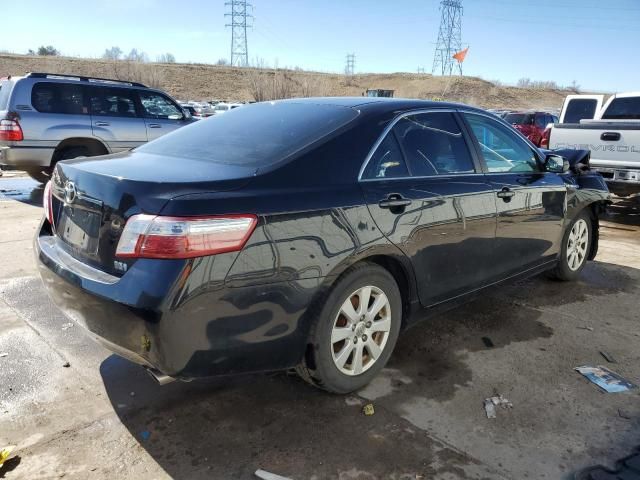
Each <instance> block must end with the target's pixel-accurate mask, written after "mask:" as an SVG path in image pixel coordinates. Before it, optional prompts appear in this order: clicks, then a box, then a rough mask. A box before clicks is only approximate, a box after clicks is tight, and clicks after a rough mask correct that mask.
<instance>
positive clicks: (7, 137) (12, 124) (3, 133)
mask: <svg viewBox="0 0 640 480" xmlns="http://www.w3.org/2000/svg"><path fill="white" fill-rule="evenodd" d="M23 138H24V136H23V135H22V127H20V124H19V123H18V121H17V120H6V119H5V120H0V140H4V141H5V142H20V141H22V139H23Z"/></svg>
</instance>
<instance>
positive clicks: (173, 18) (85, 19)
mask: <svg viewBox="0 0 640 480" xmlns="http://www.w3.org/2000/svg"><path fill="white" fill-rule="evenodd" d="M250 1H251V3H253V7H254V8H253V15H254V19H253V28H252V29H250V30H249V32H248V42H249V60H250V62H251V63H255V62H257V61H262V62H264V63H266V64H268V65H271V66H273V65H276V64H277V65H278V66H280V67H301V68H304V69H312V70H317V71H324V72H343V71H344V66H345V57H346V55H347V53H355V55H356V65H355V71H356V73H365V72H379V73H389V72H416V71H417V69H418V68H419V67H422V68H424V69H425V71H426V72H431V68H432V65H433V53H434V49H435V42H436V39H437V35H438V25H439V22H440V11H439V5H440V0H395V1H391V0H384V1H383V0H367V1H365V0H315V1H313V0H250ZM224 2H225V0H182V1H179V2H175V1H169V0H103V1H94V2H86V0H57V1H55V2H51V1H50V0H21V1H20V2H10V1H6V2H3V6H2V8H1V9H0V19H1V20H2V35H1V36H0V51H9V52H14V53H26V52H27V50H28V49H30V48H31V49H34V50H35V49H37V47H38V46H40V45H53V46H54V47H56V48H57V49H58V50H60V51H61V52H62V54H64V55H67V56H80V57H100V56H101V55H102V53H103V52H104V50H105V49H106V48H109V47H112V46H119V47H120V48H121V49H122V50H123V51H125V52H128V51H129V50H131V49H132V48H137V49H138V50H143V51H145V52H146V53H147V54H148V55H149V57H150V58H151V59H152V60H153V59H155V58H156V57H157V56H158V55H160V54H162V53H166V52H170V53H172V54H173V55H175V57H176V59H177V61H178V62H196V63H214V62H216V61H217V60H218V59H220V58H227V59H228V58H229V55H230V44H231V31H230V29H229V28H225V23H226V22H227V19H226V18H225V16H224V14H225V11H226V10H227V7H225V5H224ZM462 3H463V6H464V16H463V19H462V44H463V47H467V46H468V47H469V54H468V56H467V58H466V60H465V62H464V64H463V72H464V74H465V75H473V76H479V77H482V78H484V79H486V80H499V81H500V82H502V83H505V84H515V83H516V82H517V81H518V79H520V78H525V77H526V78H530V79H532V80H553V81H555V82H557V83H558V84H559V85H562V86H568V85H571V84H572V82H573V81H575V82H576V83H577V84H578V85H580V86H581V88H582V89H583V90H593V91H604V92H616V91H628V90H640V86H639V85H638V79H639V78H640V61H639V60H640V53H639V48H638V47H639V46H640V43H639V40H638V32H639V31H640V0H604V1H603V0H491V1H489V0H462ZM603 5H604V6H603ZM1 70H2V64H1V62H0V73H2V72H1ZM5 73H11V72H5Z"/></svg>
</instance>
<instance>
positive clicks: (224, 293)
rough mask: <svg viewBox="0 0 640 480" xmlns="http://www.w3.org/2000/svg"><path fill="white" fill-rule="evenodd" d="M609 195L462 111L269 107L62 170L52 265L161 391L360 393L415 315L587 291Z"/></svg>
mask: <svg viewBox="0 0 640 480" xmlns="http://www.w3.org/2000/svg"><path fill="white" fill-rule="evenodd" d="M608 195H609V194H608V191H607V187H606V185H605V183H604V181H603V180H602V178H601V177H600V176H599V175H598V174H596V173H592V172H590V171H589V170H588V166H587V161H586V160H585V159H583V161H581V162H580V163H576V162H568V161H567V159H566V158H563V157H560V156H558V155H554V154H549V153H548V152H542V151H540V150H538V149H537V148H535V147H534V146H533V145H532V144H530V143H529V142H528V141H527V140H525V139H524V138H523V137H522V136H521V135H519V134H518V133H517V132H516V131H515V130H513V129H512V128H511V127H510V126H509V125H507V124H506V123H504V122H503V121H502V120H500V119H499V118H497V117H495V116H493V115H491V114H487V113H485V112H483V111H481V110H478V109H474V108H471V107H467V106H464V105H456V104H448V103H442V102H438V103H434V102H427V101H418V100H399V99H370V98H366V99H365V98H333V99H305V100H288V101H279V102H267V103H260V104H255V105H251V106H247V107H246V108H239V109H236V110H233V111H230V112H229V113H227V114H225V115H221V116H219V117H213V118H211V119H208V120H206V121H202V122H198V123H195V124H193V125H191V126H188V127H185V128H183V129H180V130H178V131H176V132H174V133H171V134H169V135H166V136H163V137H161V138H160V139H158V140H155V141H153V142H150V143H148V144H146V145H144V146H142V147H139V148H137V149H135V150H134V151H132V152H127V153H121V154H116V155H108V156H103V157H93V158H86V159H77V160H71V161H64V162H60V163H59V164H58V165H57V167H56V168H55V171H54V174H53V177H52V180H51V182H50V183H49V184H48V185H47V190H46V193H45V212H46V215H45V218H44V219H43V222H42V225H41V228H40V230H39V233H38V234H37V237H36V239H35V251H36V255H37V258H38V264H39V267H40V272H41V275H42V278H43V280H44V284H45V286H46V288H47V290H48V292H49V294H50V296H51V298H52V299H53V301H54V302H55V303H56V304H57V305H58V306H59V307H60V308H61V309H62V310H63V311H64V312H65V313H66V315H67V316H69V317H70V318H71V319H73V320H75V321H77V322H78V323H80V324H81V325H83V326H85V327H86V328H87V330H88V331H89V332H90V333H91V334H92V336H93V337H94V338H95V339H96V340H98V341H99V342H101V343H102V344H104V345H106V346H107V348H109V349H111V350H113V351H114V352H116V353H117V354H119V355H122V356H123V357H126V358H128V359H130V360H132V361H134V362H137V363H139V364H142V365H144V366H145V367H146V368H147V369H149V371H150V372H152V373H153V374H154V375H155V376H156V378H157V379H158V380H159V381H161V382H165V381H169V380H171V379H174V378H178V379H184V380H186V379H192V378H196V377H204V376H212V375H219V374H234V373H243V372H256V371H267V370H279V369H287V368H291V367H296V368H297V370H298V372H299V373H300V374H301V375H302V376H303V377H304V378H305V379H306V380H307V381H309V382H311V383H313V384H314V385H317V386H319V387H322V388H325V389H327V390H329V391H332V392H349V391H352V390H355V389H358V388H361V387H362V386H364V385H365V384H366V383H367V382H369V381H370V380H371V379H372V378H373V377H374V376H375V375H376V373H378V372H379V371H380V369H381V368H382V367H383V366H384V365H385V363H386V362H387V360H388V359H389V356H390V355H391V353H392V351H393V348H394V345H395V343H396V340H397V338H398V334H399V333H400V331H401V330H402V329H404V328H406V327H407V326H409V325H411V323H412V322H415V321H416V319H417V318H426V317H428V315H424V314H420V315H416V314H417V313H418V312H423V313H424V312H425V311H426V312H436V311H439V310H440V309H441V308H445V307H448V306H450V305H451V304H452V303H457V302H460V301H463V300H464V299H468V298H470V297H471V296H472V295H473V294H477V293H478V292H487V291H491V290H493V289H494V288H496V285H498V284H499V283H513V282H515V281H516V280H517V279H518V278H521V277H523V276H530V275H535V274H538V273H540V272H543V271H550V272H551V273H552V274H553V275H554V276H555V277H557V278H559V279H562V280H571V279H575V278H576V277H577V276H578V275H579V273H580V271H581V270H582V268H584V266H585V263H586V261H587V260H590V259H593V258H594V256H595V254H596V250H597V245H598V241H597V240H598V215H599V213H600V212H601V211H602V209H603V206H604V205H605V204H606V202H607V199H608Z"/></svg>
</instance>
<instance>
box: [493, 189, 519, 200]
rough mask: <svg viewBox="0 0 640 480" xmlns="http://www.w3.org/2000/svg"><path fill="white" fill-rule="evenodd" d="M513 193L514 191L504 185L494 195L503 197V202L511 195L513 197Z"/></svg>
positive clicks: (509, 198)
mask: <svg viewBox="0 0 640 480" xmlns="http://www.w3.org/2000/svg"><path fill="white" fill-rule="evenodd" d="M515 194H516V192H514V191H513V190H511V189H510V188H509V187H504V188H503V189H502V190H500V191H499V192H498V193H496V195H498V198H501V199H503V200H504V201H505V202H510V201H511V197H513V196H514V195H515Z"/></svg>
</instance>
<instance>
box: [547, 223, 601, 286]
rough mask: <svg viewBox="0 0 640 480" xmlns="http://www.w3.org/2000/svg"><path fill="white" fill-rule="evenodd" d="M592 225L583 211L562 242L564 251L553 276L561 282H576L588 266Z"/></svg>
mask: <svg viewBox="0 0 640 480" xmlns="http://www.w3.org/2000/svg"><path fill="white" fill-rule="evenodd" d="M592 231H593V229H592V224H591V218H590V217H589V215H588V213H587V212H585V211H583V212H581V213H580V214H578V216H576V218H574V220H573V222H572V223H571V225H570V226H569V228H568V229H567V231H566V232H565V234H564V238H563V240H562V251H561V252H560V258H559V260H558V265H557V266H556V268H555V270H554V271H553V276H554V277H555V278H557V279H559V280H565V281H567V280H575V279H577V278H578V276H579V275H580V272H581V271H582V269H583V268H584V266H585V265H586V264H587V257H588V256H589V252H590V250H591V241H592Z"/></svg>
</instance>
